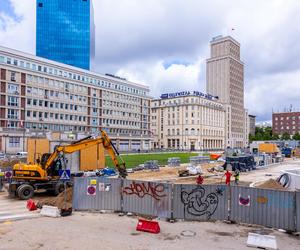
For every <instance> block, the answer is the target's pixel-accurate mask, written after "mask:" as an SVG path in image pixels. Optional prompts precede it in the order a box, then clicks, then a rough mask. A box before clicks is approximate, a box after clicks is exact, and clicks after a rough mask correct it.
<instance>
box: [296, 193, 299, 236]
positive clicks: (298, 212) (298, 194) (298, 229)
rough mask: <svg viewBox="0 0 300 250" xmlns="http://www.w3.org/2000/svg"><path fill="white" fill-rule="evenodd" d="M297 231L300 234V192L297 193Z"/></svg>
mask: <svg viewBox="0 0 300 250" xmlns="http://www.w3.org/2000/svg"><path fill="white" fill-rule="evenodd" d="M295 211H296V231H297V232H300V192H296V210H295Z"/></svg>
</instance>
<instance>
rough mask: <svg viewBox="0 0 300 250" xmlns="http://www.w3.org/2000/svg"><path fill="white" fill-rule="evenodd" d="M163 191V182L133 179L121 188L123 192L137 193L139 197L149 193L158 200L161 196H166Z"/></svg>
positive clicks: (128, 193)
mask: <svg viewBox="0 0 300 250" xmlns="http://www.w3.org/2000/svg"><path fill="white" fill-rule="evenodd" d="M164 191H165V186H164V184H162V183H158V184H157V183H151V182H146V183H145V182H143V183H136V182H135V181H133V182H132V183H131V184H130V185H129V186H127V187H124V188H123V193H124V194H127V195H137V196H138V197H140V198H143V197H144V196H146V195H149V196H151V197H152V198H153V199H155V200H160V199H161V198H163V197H165V196H167V195H166V194H165V192H164Z"/></svg>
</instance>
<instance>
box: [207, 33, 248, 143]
mask: <svg viewBox="0 0 300 250" xmlns="http://www.w3.org/2000/svg"><path fill="white" fill-rule="evenodd" d="M210 45H211V56H210V58H209V59H207V67H206V91H207V93H209V94H211V95H214V96H218V97H219V100H220V101H221V102H222V103H224V105H225V108H226V143H225V144H226V146H227V147H228V146H230V147H246V146H247V145H248V135H247V134H245V133H247V132H248V128H247V126H246V120H247V118H248V117H247V116H248V115H247V116H246V111H245V109H244V64H243V62H242V61H241V60H240V44H239V43H238V42H237V41H236V40H235V39H233V38H232V37H230V36H227V37H222V36H219V37H215V38H213V39H212V41H211V42H210Z"/></svg>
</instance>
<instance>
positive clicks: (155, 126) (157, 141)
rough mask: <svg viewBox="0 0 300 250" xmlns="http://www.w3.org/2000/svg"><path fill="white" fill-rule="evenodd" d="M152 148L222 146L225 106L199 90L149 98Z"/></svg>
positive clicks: (212, 147)
mask: <svg viewBox="0 0 300 250" xmlns="http://www.w3.org/2000/svg"><path fill="white" fill-rule="evenodd" d="M151 131H152V134H153V136H154V141H153V148H160V149H176V150H178V149H179V150H209V149H224V146H225V109H224V106H223V105H222V104H221V103H219V102H218V101H215V100H213V97H212V96H209V95H205V94H202V93H201V92H198V91H184V92H180V93H173V94H163V95H161V98H159V99H154V100H152V102H151Z"/></svg>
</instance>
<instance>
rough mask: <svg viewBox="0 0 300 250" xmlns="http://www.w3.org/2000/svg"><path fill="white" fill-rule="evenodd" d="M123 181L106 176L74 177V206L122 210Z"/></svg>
mask: <svg viewBox="0 0 300 250" xmlns="http://www.w3.org/2000/svg"><path fill="white" fill-rule="evenodd" d="M121 182H122V180H120V179H109V178H104V177H95V178H93V177H90V178H74V186H73V208H74V209H76V210H98V211H99V210H104V209H105V210H116V211H121V193H120V190H121V184H122V183H121Z"/></svg>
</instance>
